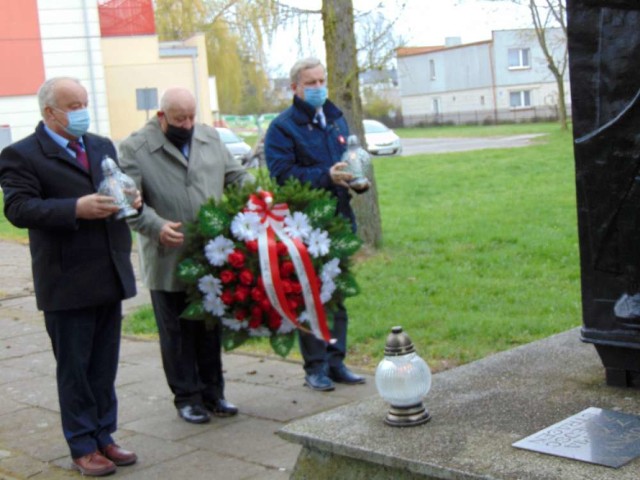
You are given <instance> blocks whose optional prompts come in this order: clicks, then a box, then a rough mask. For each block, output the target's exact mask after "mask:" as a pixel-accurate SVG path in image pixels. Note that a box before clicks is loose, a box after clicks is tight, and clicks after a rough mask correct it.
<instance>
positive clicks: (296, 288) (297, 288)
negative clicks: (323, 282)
mask: <svg viewBox="0 0 640 480" xmlns="http://www.w3.org/2000/svg"><path fill="white" fill-rule="evenodd" d="M291 293H296V294H298V295H300V294H301V293H302V285H300V283H298V282H291Z"/></svg>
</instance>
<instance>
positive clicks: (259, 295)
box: [251, 287, 266, 302]
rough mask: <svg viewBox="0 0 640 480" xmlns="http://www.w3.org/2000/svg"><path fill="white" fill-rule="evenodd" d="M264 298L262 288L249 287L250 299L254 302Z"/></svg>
mask: <svg viewBox="0 0 640 480" xmlns="http://www.w3.org/2000/svg"><path fill="white" fill-rule="evenodd" d="M265 298H266V294H265V292H264V290H263V289H262V288H260V287H253V288H252V289H251V299H252V300H254V301H256V302H261V301H262V300H264V299H265Z"/></svg>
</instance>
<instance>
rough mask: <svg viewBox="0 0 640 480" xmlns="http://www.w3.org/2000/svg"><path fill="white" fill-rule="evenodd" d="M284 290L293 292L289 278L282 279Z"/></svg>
mask: <svg viewBox="0 0 640 480" xmlns="http://www.w3.org/2000/svg"><path fill="white" fill-rule="evenodd" d="M282 290H284V293H291V292H292V290H291V282H290V281H289V280H282Z"/></svg>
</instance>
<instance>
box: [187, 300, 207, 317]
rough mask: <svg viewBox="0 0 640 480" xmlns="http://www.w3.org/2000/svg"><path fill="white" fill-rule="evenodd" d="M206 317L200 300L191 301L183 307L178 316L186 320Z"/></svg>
mask: <svg viewBox="0 0 640 480" xmlns="http://www.w3.org/2000/svg"><path fill="white" fill-rule="evenodd" d="M206 317H207V312H206V310H205V309H204V306H203V305H202V302H191V303H190V304H189V305H187V308H185V309H184V311H183V312H182V314H181V315H180V318H184V319H186V320H204V319H205V318H206Z"/></svg>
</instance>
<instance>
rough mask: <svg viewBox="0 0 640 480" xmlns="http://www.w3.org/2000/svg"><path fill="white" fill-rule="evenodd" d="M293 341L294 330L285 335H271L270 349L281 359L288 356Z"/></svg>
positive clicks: (294, 338)
mask: <svg viewBox="0 0 640 480" xmlns="http://www.w3.org/2000/svg"><path fill="white" fill-rule="evenodd" d="M295 340H296V337H295V330H294V331H292V332H289V333H288V334H286V335H271V336H270V337H269V341H270V342H271V348H273V351H274V352H276V353H277V354H278V355H280V356H281V357H283V358H285V357H286V356H287V355H288V354H289V352H290V351H291V348H292V347H293V344H294V343H295Z"/></svg>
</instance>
